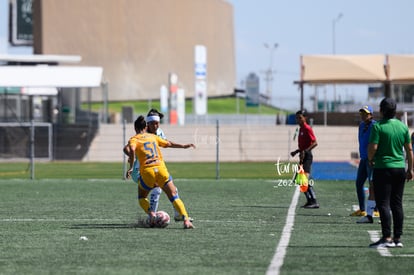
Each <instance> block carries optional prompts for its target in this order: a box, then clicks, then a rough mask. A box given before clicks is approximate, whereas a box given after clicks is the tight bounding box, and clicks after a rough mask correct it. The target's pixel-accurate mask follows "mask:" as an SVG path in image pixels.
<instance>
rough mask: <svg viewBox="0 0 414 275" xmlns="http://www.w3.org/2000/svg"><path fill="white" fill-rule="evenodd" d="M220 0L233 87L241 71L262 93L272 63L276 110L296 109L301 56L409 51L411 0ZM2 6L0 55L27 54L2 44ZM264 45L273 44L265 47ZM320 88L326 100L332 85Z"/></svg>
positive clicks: (358, 94)
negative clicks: (226, 11)
mask: <svg viewBox="0 0 414 275" xmlns="http://www.w3.org/2000/svg"><path fill="white" fill-rule="evenodd" d="M114 1H115V0H114ZM171 1H173V0H171ZM204 1H208V0H204ZM223 1H227V2H229V3H231V4H232V5H233V13H234V28H235V30H234V41H235V52H236V55H235V56H236V71H237V80H236V82H237V83H236V86H238V87H241V88H242V85H243V84H242V81H243V80H244V79H245V78H246V77H247V75H248V74H249V73H255V74H256V75H258V76H259V78H260V90H261V91H263V92H264V90H265V88H266V82H265V80H264V79H265V71H266V70H268V69H269V68H270V67H272V70H273V85H272V91H273V93H272V104H273V105H275V106H277V107H280V108H284V109H290V110H295V109H297V108H299V90H298V87H297V85H295V84H293V82H294V81H295V80H298V79H299V76H300V75H299V64H300V63H299V60H300V56H301V55H305V54H332V53H333V52H334V51H335V53H336V54H413V52H414V20H413V11H414V1H413V0H393V1H390V0H346V1H344V0H342V1H340V0H289V1H282V0H223ZM7 4H8V0H0V53H7V52H8V53H31V52H30V48H28V47H23V48H22V47H18V48H16V47H15V48H10V47H9V46H8V44H7ZM340 14H342V16H341V17H340V18H339V19H338V16H339V15H340ZM334 21H335V24H333V22H334ZM333 25H335V28H334V27H333ZM333 30H335V31H333ZM333 33H335V35H333ZM265 43H267V44H268V45H275V44H277V45H278V46H277V48H274V47H270V48H266V47H265V46H264V44H265ZM334 44H335V47H334ZM271 49H272V50H271ZM335 90H336V95H337V99H339V98H340V99H341V100H343V101H344V100H355V101H356V102H357V103H361V104H365V103H366V102H367V101H368V93H367V86H366V85H346V86H343V85H340V86H336V88H335ZM324 91H326V94H327V95H326V97H327V99H328V100H332V99H333V94H334V93H333V87H332V86H327V87H325V88H324ZM320 92H321V93H322V94H323V91H320ZM313 94H314V89H313V88H312V87H305V108H307V109H310V110H312V106H313V103H312V101H311V100H310V96H312V95H313ZM320 97H321V95H320Z"/></svg>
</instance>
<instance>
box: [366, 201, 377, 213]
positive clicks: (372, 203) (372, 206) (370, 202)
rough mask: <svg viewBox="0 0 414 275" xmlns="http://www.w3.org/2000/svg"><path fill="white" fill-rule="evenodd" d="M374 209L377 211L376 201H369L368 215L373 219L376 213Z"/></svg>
mask: <svg viewBox="0 0 414 275" xmlns="http://www.w3.org/2000/svg"><path fill="white" fill-rule="evenodd" d="M374 209H375V201H373V200H368V201H367V215H368V216H371V217H372V216H373V213H374Z"/></svg>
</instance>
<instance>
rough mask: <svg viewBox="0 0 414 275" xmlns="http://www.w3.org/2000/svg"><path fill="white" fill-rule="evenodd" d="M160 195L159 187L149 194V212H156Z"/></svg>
mask: <svg viewBox="0 0 414 275" xmlns="http://www.w3.org/2000/svg"><path fill="white" fill-rule="evenodd" d="M161 193H162V190H161V188H159V187H155V188H154V189H152V190H151V192H150V201H149V204H150V210H151V211H153V212H157V211H158V205H159V202H160V196H161Z"/></svg>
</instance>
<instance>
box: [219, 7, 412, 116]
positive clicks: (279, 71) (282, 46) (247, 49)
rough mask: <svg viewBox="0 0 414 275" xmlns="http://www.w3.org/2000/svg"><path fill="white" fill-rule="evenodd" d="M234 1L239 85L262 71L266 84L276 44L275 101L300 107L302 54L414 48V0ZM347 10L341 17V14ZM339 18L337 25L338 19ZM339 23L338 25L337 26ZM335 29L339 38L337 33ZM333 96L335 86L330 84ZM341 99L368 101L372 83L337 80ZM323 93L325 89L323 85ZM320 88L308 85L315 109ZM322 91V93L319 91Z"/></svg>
mask: <svg viewBox="0 0 414 275" xmlns="http://www.w3.org/2000/svg"><path fill="white" fill-rule="evenodd" d="M227 2H229V3H231V4H232V5H233V12H234V21H235V48H236V68H237V78H238V85H241V84H240V83H241V81H242V80H243V79H245V77H246V76H247V75H248V74H249V73H251V72H254V73H256V74H257V75H258V76H259V77H260V79H261V81H260V87H261V90H263V89H264V88H265V86H266V84H265V81H264V78H265V77H264V76H265V75H264V72H265V71H266V70H268V69H269V67H270V64H271V63H270V60H271V50H270V49H269V48H265V46H264V43H267V44H268V45H274V44H275V43H277V44H278V47H277V48H276V49H275V50H273V58H272V60H273V62H272V64H273V65H272V67H273V70H274V74H273V78H274V80H273V85H272V91H273V102H272V103H273V105H276V106H278V107H282V108H283V107H285V108H286V109H293V110H294V109H297V108H299V107H300V104H299V90H298V87H297V85H294V84H293V82H294V81H295V80H298V79H299V77H300V74H299V71H300V70H299V64H300V63H299V62H300V56H301V55H307V54H332V53H333V52H334V46H333V44H334V41H335V53H336V54H344V55H346V54H355V55H356V54H413V52H414V20H413V11H414V1H413V0H394V1H389V0H346V1H343V0H342V1H339V0H289V1H281V0H254V1H253V0H227ZM339 14H342V17H341V18H340V19H339V20H336V19H337V18H338V16H339ZM334 20H335V28H334V27H333V25H334V24H333V22H334ZM333 29H335V31H333ZM333 33H335V39H334V38H333V37H334V35H333ZM325 89H326V91H327V92H326V94H327V99H328V100H329V99H333V94H334V92H333V87H332V86H328V87H326V88H325ZM335 89H336V95H337V99H339V97H340V98H341V100H350V99H353V100H355V101H356V102H357V103H359V102H361V104H365V102H367V100H368V92H367V86H366V85H346V86H344V85H340V86H338V85H337V86H336V88H335ZM320 93H322V94H323V91H320ZM313 94H314V88H312V87H306V86H305V108H307V109H310V110H312V106H313V104H312V101H311V100H310V99H309V97H310V96H311V95H313ZM319 96H320V97H322V96H321V95H319Z"/></svg>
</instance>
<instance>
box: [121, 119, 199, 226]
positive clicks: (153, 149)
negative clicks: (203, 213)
mask: <svg viewBox="0 0 414 275" xmlns="http://www.w3.org/2000/svg"><path fill="white" fill-rule="evenodd" d="M134 127H135V131H136V133H137V135H135V136H133V137H132V138H130V139H129V141H128V144H127V146H126V148H124V152H125V153H128V163H129V169H128V171H127V174H126V177H127V178H130V177H131V173H132V171H133V169H134V161H135V158H137V159H138V161H139V164H140V176H139V178H138V200H139V204H140V206H141V208H142V209H143V210H144V211H145V212H146V213H147V214H148V221H149V224H150V225H151V223H154V222H155V219H156V215H155V211H154V210H153V209H151V208H150V203H149V201H148V195H149V193H150V191H151V190H152V189H154V188H156V187H160V188H161V189H162V190H163V191H164V192H165V194H166V195H167V197H168V199H169V200H170V202H171V203H172V204H173V206H174V208H175V209H176V210H177V212H178V213H179V214H180V216H181V217H182V220H183V222H184V229H192V228H194V226H193V224H192V222H191V221H190V219H189V216H188V213H187V210H186V208H185V206H184V203H183V201H182V200H181V199H180V197H179V195H178V192H177V187H176V186H175V185H174V182H173V180H172V177H171V175H170V174H169V172H168V170H167V167H166V165H165V163H164V160H163V157H162V154H161V150H160V147H165V148H167V147H171V148H184V149H185V148H190V147H193V148H195V145H194V144H178V143H173V142H170V141H168V140H164V139H162V138H160V137H158V136H156V135H154V134H151V133H147V132H146V130H147V122H146V121H145V118H144V117H143V116H139V117H138V118H137V120H136V121H135V123H134Z"/></svg>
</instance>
